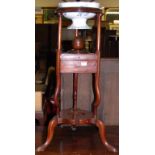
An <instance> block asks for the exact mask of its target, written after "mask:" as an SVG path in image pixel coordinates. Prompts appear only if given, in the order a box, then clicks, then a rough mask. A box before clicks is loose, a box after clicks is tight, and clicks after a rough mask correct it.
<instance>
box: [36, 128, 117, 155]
mask: <svg viewBox="0 0 155 155" xmlns="http://www.w3.org/2000/svg"><path fill="white" fill-rule="evenodd" d="M35 133H36V136H35V141H36V148H37V147H38V146H39V145H40V144H42V143H43V142H44V141H45V139H46V135H47V128H46V127H45V128H43V127H36V130H35ZM106 135H107V139H108V141H109V142H110V143H111V144H112V145H113V146H115V147H116V148H117V150H119V128H118V126H106ZM118 154H119V153H118V152H117V153H112V152H109V151H108V150H106V149H105V146H104V145H103V144H102V143H101V140H100V138H99V132H98V129H97V128H96V127H95V126H86V127H77V128H76V131H73V130H72V129H71V127H68V126H57V127H56V129H55V133H54V137H53V141H52V142H51V143H50V145H49V147H47V149H46V150H45V151H44V152H36V155H118Z"/></svg>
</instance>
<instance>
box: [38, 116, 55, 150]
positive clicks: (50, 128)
mask: <svg viewBox="0 0 155 155" xmlns="http://www.w3.org/2000/svg"><path fill="white" fill-rule="evenodd" d="M57 124H58V121H57V118H56V117H54V118H53V119H52V120H51V121H50V122H49V125H48V133H47V139H46V142H45V143H44V144H43V145H41V146H39V147H38V148H37V149H36V151H37V152H40V151H44V150H45V149H46V148H47V146H48V145H49V144H50V142H51V140H52V138H53V134H54V129H55V127H56V126H57Z"/></svg>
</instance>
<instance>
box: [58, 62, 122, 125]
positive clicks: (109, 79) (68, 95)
mask: <svg viewBox="0 0 155 155" xmlns="http://www.w3.org/2000/svg"><path fill="white" fill-rule="evenodd" d="M72 80H73V78H72V75H71V74H63V76H62V92H61V94H62V96H61V103H62V105H63V106H62V108H70V107H71V106H72V87H73V84H72ZM91 84H92V76H91V75H90V74H80V75H79V81H78V108H80V109H84V110H91V104H92V101H93V98H94V95H93V91H92V85H91ZM100 90H101V103H100V105H99V108H98V118H99V119H101V120H103V121H104V122H105V124H106V125H118V124H119V60H118V59H101V76H100Z"/></svg>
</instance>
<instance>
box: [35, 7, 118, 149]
mask: <svg viewBox="0 0 155 155" xmlns="http://www.w3.org/2000/svg"><path fill="white" fill-rule="evenodd" d="M80 9H81V10H82V11H86V12H87V11H88V12H89V11H90V12H91V10H92V9H89V8H76V9H75V10H76V11H80ZM64 10H65V11H66V10H70V11H71V10H74V8H73V9H70V8H64ZM75 10H74V11H75ZM93 10H95V11H96V10H97V9H93ZM58 15H59V25H58V50H57V65H56V67H57V68H56V78H57V85H56V90H55V95H54V102H55V104H56V106H57V115H56V116H55V117H54V118H53V119H51V121H50V122H49V125H48V133H47V138H46V141H45V142H44V143H43V144H42V145H41V146H39V147H38V148H37V151H38V152H40V151H44V150H45V149H46V148H47V147H48V146H49V145H50V143H51V141H52V139H53V134H54V130H55V127H56V126H57V125H62V124H65V125H66V124H67V125H72V126H80V125H88V124H89V125H95V126H97V127H98V129H99V135H100V139H101V141H102V143H103V144H104V145H105V146H106V148H107V149H108V150H109V151H112V152H117V150H116V148H114V147H113V146H111V145H110V144H109V143H108V142H107V139H106V132H105V126H104V123H103V122H102V121H101V120H99V119H98V118H97V107H98V106H99V104H100V98H101V97H100V96H101V95H100V89H99V80H100V79H99V78H100V40H101V34H100V33H101V16H102V14H101V12H97V14H96V16H97V18H96V20H97V21H96V23H97V39H96V52H95V54H96V57H97V58H96V61H95V62H94V63H95V65H96V68H95V74H94V83H95V85H94V94H95V100H94V104H93V110H92V112H87V111H83V110H80V109H76V108H75V107H74V106H75V103H76V102H77V101H76V100H77V83H78V74H74V77H73V79H74V81H73V82H74V84H73V89H74V90H73V109H68V110H61V109H60V105H59V96H58V95H59V94H60V85H61V81H60V80H61V73H62V72H61V71H62V70H63V66H65V65H64V64H63V65H62V63H61V62H63V61H62V59H60V56H61V34H62V32H61V29H62V12H61V9H60V11H59V12H58ZM75 34H76V35H75V36H76V37H77V34H78V32H77V31H75ZM75 50H76V49H75ZM75 55H76V54H75ZM81 57H83V55H81ZM86 57H87V56H86ZM77 61H79V62H80V68H81V67H86V66H89V65H88V63H89V61H87V59H86V61H85V62H82V61H81V60H79V58H78V60H77ZM67 63H69V64H70V63H71V64H72V63H73V64H74V65H73V66H72V68H75V69H76V68H78V67H79V64H76V65H75V61H73V60H72V59H69V60H68V61H67ZM60 64H61V65H60ZM89 64H91V63H89ZM80 68H78V70H80ZM89 69H90V70H89V72H90V73H94V72H93V69H94V68H93V66H91V67H90V68H89ZM68 70H71V68H68ZM78 70H77V71H78ZM71 71H72V70H71ZM72 73H75V72H74V71H72Z"/></svg>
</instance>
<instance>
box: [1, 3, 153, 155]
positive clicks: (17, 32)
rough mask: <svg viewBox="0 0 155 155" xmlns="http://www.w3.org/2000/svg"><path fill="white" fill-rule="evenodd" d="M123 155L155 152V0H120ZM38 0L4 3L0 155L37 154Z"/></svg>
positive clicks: (145, 154) (120, 102)
mask: <svg viewBox="0 0 155 155" xmlns="http://www.w3.org/2000/svg"><path fill="white" fill-rule="evenodd" d="M119 7H120V50H119V51H120V58H119V63H120V70H119V71H120V74H119V75H120V76H119V83H120V87H119V91H120V93H119V94H120V97H119V99H120V101H119V105H120V106H119V107H120V110H119V117H120V123H119V126H120V136H119V137H120V144H119V145H120V155H153V154H155V149H154V139H155V123H154V122H155V121H154V120H155V39H154V38H155V17H154V1H153V0H143V1H142V0H120V4H119ZM34 15H35V1H32V0H26V1H21V0H13V1H11V0H10V1H4V0H3V1H2V2H1V7H0V20H1V22H0V90H1V92H0V123H1V124H0V143H1V145H0V146H1V150H0V154H5V155H8V154H9V155H11V154H16V155H21V154H22V155H31V154H35V119H34V118H35V110H34V109H35V105H34V103H35V89H34V85H35V82H34V81H35V80H34V79H35V71H34V70H35V62H34V61H35V57H34V56H35V52H34V51H35V35H34V34H35V28H34V27H35V24H34V21H35V17H34Z"/></svg>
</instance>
